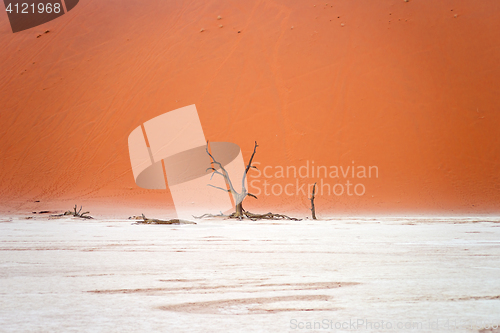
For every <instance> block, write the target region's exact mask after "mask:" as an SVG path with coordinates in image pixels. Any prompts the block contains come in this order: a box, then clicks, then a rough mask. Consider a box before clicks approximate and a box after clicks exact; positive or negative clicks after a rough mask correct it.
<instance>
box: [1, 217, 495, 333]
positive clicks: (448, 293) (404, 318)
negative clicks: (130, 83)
mask: <svg viewBox="0 0 500 333" xmlns="http://www.w3.org/2000/svg"><path fill="white" fill-rule="evenodd" d="M9 220H10V219H9ZM11 220H12V222H9V223H2V224H0V281H1V284H0V295H1V297H0V331H6V332H27V331H36V332H68V331H76V332H89V331H92V332H110V331H118V330H119V331H141V332H143V331H162V332H225V331H227V332H234V331H243V332H247V331H248V332H256V331H257V332H289V331H292V332H293V331H297V330H294V329H292V327H291V320H297V321H302V322H310V321H322V320H323V319H327V320H333V321H339V322H342V321H349V320H356V319H365V320H372V321H377V320H378V321H380V320H384V321H394V322H408V321H412V322H423V323H424V325H425V323H428V322H429V320H433V319H440V320H446V319H451V320H453V319H455V320H457V319H459V320H461V321H462V322H464V321H481V320H483V321H490V322H494V323H496V324H498V323H499V322H500V315H499V313H500V311H499V309H500V270H499V269H498V268H499V267H500V265H499V264H500V257H499V256H500V244H499V241H498V240H499V239H500V237H499V236H500V229H499V228H497V227H498V226H499V222H500V220H498V219H493V218H488V219H481V218H476V217H471V218H463V219H460V218H450V219H446V218H442V217H441V218H436V219H433V218H393V217H392V218H386V219H383V218H378V219H373V218H369V219H368V218H365V219H363V218H356V219H349V218H341V219H336V220H329V221H307V220H306V221H298V222H294V221H283V222H278V223H273V224H266V223H263V222H258V223H255V222H246V221H245V222H239V221H224V220H208V221H201V222H199V224H198V225H185V226H163V225H131V222H130V221H127V220H123V221H122V220H103V221H99V220H93V221H80V220H75V219H61V220H22V219H16V218H13V219H11ZM110 227H112V228H110ZM423 328H424V329H422V330H419V331H421V332H425V331H441V329H437V330H436V329H435V328H434V329H433V328H432V327H431V328H429V327H426V326H424V327H423ZM302 331H307V330H302ZM320 331H324V330H320ZM338 331H342V330H338ZM368 331H374V330H369V329H368ZM381 331H383V330H381ZM466 331H478V330H477V329H472V330H470V329H469V330H466Z"/></svg>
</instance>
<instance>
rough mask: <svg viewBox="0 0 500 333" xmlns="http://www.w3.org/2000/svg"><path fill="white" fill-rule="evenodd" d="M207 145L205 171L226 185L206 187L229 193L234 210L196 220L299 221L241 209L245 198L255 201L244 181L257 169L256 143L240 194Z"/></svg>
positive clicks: (284, 216) (242, 181) (246, 168)
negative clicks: (219, 218)
mask: <svg viewBox="0 0 500 333" xmlns="http://www.w3.org/2000/svg"><path fill="white" fill-rule="evenodd" d="M208 144H209V142H208V141H207V148H206V150H207V154H208V156H210V159H211V161H210V165H211V166H210V168H208V169H207V171H208V170H212V177H213V176H214V175H216V174H217V175H221V176H222V177H223V178H224V181H225V183H226V188H225V189H224V188H222V187H218V186H214V185H212V184H208V186H211V187H214V188H217V189H219V190H222V191H225V192H228V193H230V194H231V195H232V196H233V198H234V200H235V204H236V209H235V212H234V213H232V214H230V215H222V213H221V215H208V214H204V215H202V216H200V217H197V218H202V217H208V216H212V217H215V216H224V217H228V218H237V219H240V220H241V219H243V218H245V217H246V218H249V219H251V220H253V221H255V220H259V219H266V220H281V219H286V220H295V221H298V220H300V219H296V218H293V217H289V216H286V215H281V214H273V213H267V214H253V213H250V212H248V211H246V210H245V209H244V208H243V200H245V198H246V197H247V196H250V197H252V198H255V199H257V196H255V195H254V194H252V193H248V191H247V188H246V186H245V181H246V177H247V174H248V171H249V170H250V169H257V167H256V166H254V165H252V162H253V158H254V156H255V153H256V152H257V147H258V145H257V141H255V145H254V147H253V153H252V156H251V157H250V161H249V162H248V165H247V166H246V167H245V171H244V173H243V178H242V180H241V192H237V191H236V190H235V189H234V186H233V183H232V182H231V178H230V177H229V173H228V172H227V171H226V169H224V166H223V165H222V164H221V163H220V162H218V161H217V160H216V159H215V157H214V156H213V155H212V154H211V153H210V151H209V150H208Z"/></svg>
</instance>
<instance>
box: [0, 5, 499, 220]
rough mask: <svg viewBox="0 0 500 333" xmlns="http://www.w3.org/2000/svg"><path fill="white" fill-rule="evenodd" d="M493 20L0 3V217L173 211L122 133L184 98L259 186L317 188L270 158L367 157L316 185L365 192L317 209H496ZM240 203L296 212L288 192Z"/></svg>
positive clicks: (397, 12)
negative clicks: (41, 13) (64, 9)
mask: <svg viewBox="0 0 500 333" xmlns="http://www.w3.org/2000/svg"><path fill="white" fill-rule="evenodd" d="M327 2H328V3H327ZM2 8H3V7H2ZM219 15H220V16H221V17H222V19H220V20H217V16H219ZM499 15H500V2H498V1H496V0H484V1H472V0H470V1H445V0H444V1H419V0H410V1H409V2H405V1H403V0H397V1H396V0H383V1H376V2H368V1H361V0H359V1H353V0H339V1H328V0H323V1H322V2H319V1H294V2H290V1H282V0H276V1H271V0H263V1H243V0H239V1H228V0H207V1H202V2H196V1H194V2H193V1H160V0H156V1H131V0H120V1H117V0H109V1H96V0H81V1H80V3H79V5H78V6H77V7H75V9H73V10H72V11H71V12H69V13H68V14H66V15H64V16H62V17H60V18H57V19H56V20H54V21H51V22H48V23H46V24H44V25H41V26H38V27H35V28H32V29H30V30H26V31H22V32H19V33H16V34H13V33H12V31H11V29H10V26H9V22H8V19H7V15H6V14H5V12H3V11H2V12H1V13H0V45H2V50H1V51H0V63H1V64H2V65H1V67H0V79H1V81H0V108H1V113H0V122H1V127H2V130H1V132H0V152H1V160H0V161H1V162H0V173H1V175H2V179H1V181H0V197H1V198H2V200H1V206H2V210H3V211H15V210H35V209H43V208H51V207H52V208H58V209H63V208H69V207H71V206H72V205H73V203H81V204H84V206H86V207H89V208H90V210H91V211H94V212H100V211H105V210H106V209H105V208H102V207H100V206H101V205H105V206H107V207H108V208H107V209H115V210H116V208H117V207H127V208H126V209H125V210H122V211H120V213H121V212H127V213H128V212H129V211H135V212H137V213H139V212H140V207H146V208H147V207H150V208H162V209H165V210H169V209H171V208H172V207H173V204H172V199H171V197H170V194H169V192H168V190H167V191H165V190H145V189H141V188H139V187H137V186H136V184H135V182H134V178H133V175H132V170H131V165H130V159H129V154H128V147H127V138H128V135H129V134H130V132H131V131H132V130H133V129H134V128H136V127H137V126H139V125H140V124H142V123H144V122H145V121H147V120H149V119H151V118H153V117H155V116H158V115H160V114H162V113H165V112H167V111H170V110H174V109H177V108H180V107H183V106H186V105H191V104H196V107H197V109H198V113H199V116H200V120H201V123H202V126H203V129H204V134H205V137H206V138H207V139H209V140H211V141H227V142H234V143H236V144H238V145H239V146H240V147H241V148H242V151H243V154H244V158H245V160H248V158H249V156H250V154H251V151H252V148H253V142H254V141H255V140H256V141H257V142H258V143H259V146H260V147H259V148H258V152H257V155H256V160H257V161H258V162H259V163H260V164H259V167H260V170H261V172H262V171H263V168H264V167H265V166H270V167H271V168H268V169H266V171H267V174H268V175H269V172H270V171H272V173H273V175H272V177H271V178H266V177H264V175H263V174H262V175H261V177H259V178H255V177H253V178H250V181H254V180H257V181H260V183H255V182H254V183H253V184H254V185H256V184H260V186H263V185H262V184H263V181H264V180H267V181H268V183H269V184H270V185H269V186H270V187H269V189H268V191H269V190H270V189H272V187H271V186H273V185H275V187H274V190H275V193H277V192H279V190H280V189H284V187H285V186H286V185H287V184H292V186H289V187H288V188H287V189H288V190H289V193H290V192H291V191H295V187H296V185H297V184H298V185H299V186H300V185H301V184H306V185H307V184H312V183H314V182H315V181H318V182H320V181H321V180H320V179H319V178H318V177H312V175H309V177H308V178H297V179H296V178H293V177H290V178H276V175H275V172H276V171H277V170H278V169H279V168H278V167H279V166H283V167H284V168H286V167H293V166H295V167H296V168H297V169H298V168H299V167H300V166H303V165H306V163H309V164H310V165H312V162H313V161H314V165H315V166H326V167H328V168H330V167H331V166H337V167H340V166H342V167H343V168H344V170H345V169H346V168H347V167H349V166H351V167H352V166H353V165H354V166H356V167H358V166H366V167H368V166H376V167H377V170H378V178H377V177H375V176H374V174H372V177H371V178H358V177H354V178H352V177H351V176H352V174H351V175H347V176H346V177H345V178H344V177H342V175H341V176H340V178H324V177H323V178H324V179H323V184H325V183H328V184H329V185H330V186H333V185H335V184H336V183H340V184H346V182H347V181H348V180H349V181H350V183H352V184H362V185H363V186H364V193H363V195H356V194H354V195H351V196H349V195H348V194H346V193H343V194H342V195H335V194H328V193H326V192H324V193H322V195H319V196H318V197H317V202H316V206H317V209H318V215H320V216H321V214H326V212H328V213H342V214H344V213H347V214H369V213H385V214H388V213H390V214H400V213H440V214H448V213H468V214H475V213H498V212H499V211H500V172H499V170H500V135H499V125H500V115H499V112H498V107H499V106H500V94H499V93H498V92H499V91H500V44H499V41H500V20H498V18H499ZM220 25H222V26H223V27H219V26H220ZM202 29H204V31H201V30H202ZM46 30H49V31H50V32H49V33H46V34H44V33H43V32H44V31H46ZM238 31H239V33H238ZM39 34H42V36H41V37H40V38H37V36H38V35H39ZM353 161H354V163H353ZM356 170H358V169H356ZM373 170H375V169H373ZM255 175H258V173H254V176H255ZM278 176H279V175H278ZM255 187H257V186H255ZM251 189H252V188H251ZM259 189H260V190H261V192H263V190H264V188H263V187H261V188H259ZM339 189H340V187H337V190H338V191H339ZM361 189H362V187H358V193H359V192H360V191H361ZM324 190H325V191H326V187H324ZM253 191H254V192H257V191H258V189H257V188H253ZM351 191H352V189H351ZM337 193H338V192H337ZM351 194H352V192H351ZM38 200H39V201H41V202H40V203H34V201H38ZM245 202H246V206H247V208H249V209H251V210H252V211H269V210H273V211H291V210H296V211H298V212H303V215H304V216H305V215H307V214H308V207H309V202H308V199H307V195H302V194H301V193H300V192H299V194H298V195H297V193H295V192H294V195H290V196H288V195H285V194H282V195H279V196H277V195H273V194H272V193H270V195H267V196H266V195H265V194H264V193H261V194H260V195H259V199H258V200H257V201H256V200H255V199H252V198H249V199H247V200H246V201H245ZM110 207H112V208H110ZM138 209H139V210H138Z"/></svg>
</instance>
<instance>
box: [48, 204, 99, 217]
mask: <svg viewBox="0 0 500 333" xmlns="http://www.w3.org/2000/svg"><path fill="white" fill-rule="evenodd" d="M77 209H78V206H77V205H75V207H74V208H73V211H71V210H68V211H66V212H64V213H63V214H56V215H50V216H51V217H61V216H68V215H71V216H74V217H79V218H81V219H93V217H92V216H90V215H87V214H89V213H90V212H83V213H82V206H80V210H78V211H77Z"/></svg>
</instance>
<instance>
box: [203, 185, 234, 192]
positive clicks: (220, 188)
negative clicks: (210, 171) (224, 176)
mask: <svg viewBox="0 0 500 333" xmlns="http://www.w3.org/2000/svg"><path fill="white" fill-rule="evenodd" d="M207 185H208V186H210V187H213V188H216V189H219V190H223V191H224V192H231V190H228V189H227V188H222V187H219V186H214V185H212V184H207Z"/></svg>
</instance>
